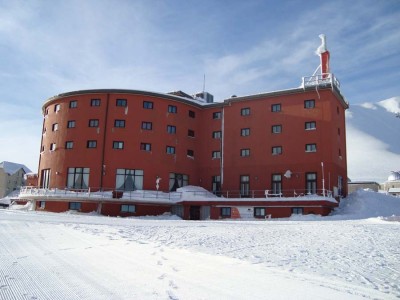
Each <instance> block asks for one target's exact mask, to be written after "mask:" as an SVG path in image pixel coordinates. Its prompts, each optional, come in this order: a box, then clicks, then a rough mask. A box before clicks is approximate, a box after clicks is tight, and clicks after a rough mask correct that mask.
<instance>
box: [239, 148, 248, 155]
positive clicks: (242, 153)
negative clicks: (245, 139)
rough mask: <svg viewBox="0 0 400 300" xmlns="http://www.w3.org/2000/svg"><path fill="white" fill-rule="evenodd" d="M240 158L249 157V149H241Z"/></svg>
mask: <svg viewBox="0 0 400 300" xmlns="http://www.w3.org/2000/svg"><path fill="white" fill-rule="evenodd" d="M240 156H242V157H245V156H250V149H241V150H240Z"/></svg>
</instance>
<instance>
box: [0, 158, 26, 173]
mask: <svg viewBox="0 0 400 300" xmlns="http://www.w3.org/2000/svg"><path fill="white" fill-rule="evenodd" d="M0 168H1V169H3V170H4V172H5V173H8V174H11V175H12V174H14V173H16V172H17V171H18V170H19V169H23V170H24V171H25V173H32V171H31V170H29V169H28V168H27V167H26V166H25V165H22V164H17V163H13V162H9V161H3V162H1V163H0Z"/></svg>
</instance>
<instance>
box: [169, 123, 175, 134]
mask: <svg viewBox="0 0 400 300" xmlns="http://www.w3.org/2000/svg"><path fill="white" fill-rule="evenodd" d="M167 132H168V133H169V134H175V133H176V126H174V125H167Z"/></svg>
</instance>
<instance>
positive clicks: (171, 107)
mask: <svg viewBox="0 0 400 300" xmlns="http://www.w3.org/2000/svg"><path fill="white" fill-rule="evenodd" d="M168 112H169V113H170V114H176V113H177V112H178V108H177V107H176V106H175V105H168Z"/></svg>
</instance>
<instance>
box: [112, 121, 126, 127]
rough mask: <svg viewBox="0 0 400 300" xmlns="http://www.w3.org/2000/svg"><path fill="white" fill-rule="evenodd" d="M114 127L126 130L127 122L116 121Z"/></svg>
mask: <svg viewBox="0 0 400 300" xmlns="http://www.w3.org/2000/svg"><path fill="white" fill-rule="evenodd" d="M114 127H118V128H124V127H125V120H114Z"/></svg>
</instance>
